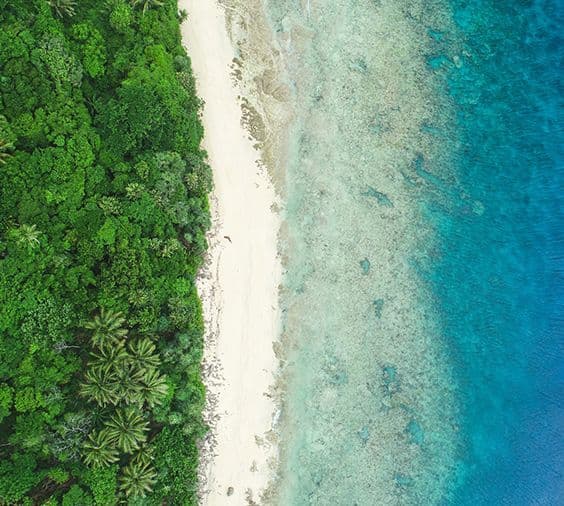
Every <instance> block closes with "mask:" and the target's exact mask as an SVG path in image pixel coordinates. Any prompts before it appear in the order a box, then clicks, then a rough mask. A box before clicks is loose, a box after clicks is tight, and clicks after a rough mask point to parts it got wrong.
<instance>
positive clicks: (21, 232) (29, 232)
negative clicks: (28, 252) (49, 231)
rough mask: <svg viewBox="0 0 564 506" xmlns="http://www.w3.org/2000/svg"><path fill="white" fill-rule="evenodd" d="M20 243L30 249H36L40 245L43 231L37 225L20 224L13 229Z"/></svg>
mask: <svg viewBox="0 0 564 506" xmlns="http://www.w3.org/2000/svg"><path fill="white" fill-rule="evenodd" d="M13 235H14V236H15V238H16V240H17V241H18V243H20V244H23V245H25V246H27V247H28V248H29V249H35V248H37V247H38V246H39V236H40V235H41V232H40V231H39V230H37V226H36V225H25V224H24V225H20V226H19V227H18V228H16V229H15V230H13Z"/></svg>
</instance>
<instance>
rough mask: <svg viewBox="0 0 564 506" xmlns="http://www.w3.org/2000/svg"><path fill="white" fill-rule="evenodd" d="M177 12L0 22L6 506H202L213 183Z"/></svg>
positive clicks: (32, 4) (54, 13)
mask: <svg viewBox="0 0 564 506" xmlns="http://www.w3.org/2000/svg"><path fill="white" fill-rule="evenodd" d="M176 7H177V6H176V4H175V3H174V2H172V0H166V1H162V2H161V1H150V0H148V1H139V2H137V1H135V2H131V1H130V0H106V1H105V2H103V3H100V2H98V3H96V2H94V1H93V0H83V1H81V2H75V1H74V0H29V2H21V1H18V2H12V3H10V5H9V6H7V8H5V9H3V10H0V23H1V26H2V30H0V75H1V76H2V78H1V79H0V96H1V97H2V98H1V101H2V115H0V167H1V168H2V170H0V379H1V382H0V423H1V424H2V430H1V431H0V504H21V505H31V504H52V505H55V504H58V505H59V506H60V505H61V504H65V505H66V504H68V505H70V504H81V505H89V504H96V505H98V506H102V505H103V506H112V505H114V504H117V503H118V502H123V501H129V502H130V503H131V504H133V503H135V504H141V503H143V504H155V505H156V504H179V505H182V504H195V490H196V482H197V476H196V466H197V449H196V448H197V447H196V442H197V439H198V438H199V437H201V436H202V434H203V432H204V426H203V423H202V419H201V409H202V407H203V400H204V389H203V385H202V383H201V379H200V373H199V362H200V360H201V354H202V325H203V322H202V316H201V308H200V303H199V300H198V296H197V293H196V289H195V283H194V276H195V274H196V271H197V269H198V266H199V265H200V262H201V255H202V253H203V251H204V249H205V232H206V229H207V227H208V226H209V212H208V202H207V193H208V192H209V190H210V189H211V185H212V184H211V173H210V170H209V167H208V166H207V164H206V161H205V154H204V153H203V152H202V150H201V149H200V141H201V138H202V133H203V131H202V126H201V124H200V119H199V110H200V106H201V102H200V100H199V99H198V98H197V97H196V96H195V93H194V79H193V77H192V75H191V66H190V60H189V59H188V58H187V56H186V54H185V53H184V50H183V48H182V45H181V43H180V33H179V26H178V17H177V9H176ZM85 322H86V323H85ZM118 476H119V477H120V478H119V485H118ZM151 490H152V492H151ZM144 494H146V495H147V496H148V497H146V498H142V496H143V495H144ZM126 496H129V499H127V497H126Z"/></svg>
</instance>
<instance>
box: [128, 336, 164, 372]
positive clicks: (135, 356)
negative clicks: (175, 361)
mask: <svg viewBox="0 0 564 506" xmlns="http://www.w3.org/2000/svg"><path fill="white" fill-rule="evenodd" d="M128 348H129V356H130V357H131V359H130V360H131V363H133V364H135V366H136V367H138V368H139V369H143V368H150V367H158V366H159V365H160V363H161V360H160V358H159V356H158V355H157V354H156V353H155V350H156V346H155V345H154V343H153V342H152V341H151V340H150V339H149V338H148V337H143V338H141V339H138V340H137V341H134V342H132V343H129V346H128Z"/></svg>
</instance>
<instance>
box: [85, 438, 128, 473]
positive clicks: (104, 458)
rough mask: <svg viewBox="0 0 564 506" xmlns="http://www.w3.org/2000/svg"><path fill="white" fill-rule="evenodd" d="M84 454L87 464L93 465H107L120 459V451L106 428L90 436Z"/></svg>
mask: <svg viewBox="0 0 564 506" xmlns="http://www.w3.org/2000/svg"><path fill="white" fill-rule="evenodd" d="M83 456H84V462H85V464H86V465H88V466H91V467H105V466H109V465H110V464H113V463H114V462H117V461H118V460H119V459H118V451H117V449H116V448H115V446H114V444H113V442H112V440H111V438H110V437H109V435H108V431H106V430H101V431H100V432H98V433H97V434H90V435H89V436H88V439H87V440H86V442H85V443H84V449H83Z"/></svg>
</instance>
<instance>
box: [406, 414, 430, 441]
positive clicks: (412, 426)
mask: <svg viewBox="0 0 564 506" xmlns="http://www.w3.org/2000/svg"><path fill="white" fill-rule="evenodd" d="M405 431H406V432H407V434H408V436H409V438H410V441H411V442H412V443H415V444H417V445H421V444H423V441H424V439H425V433H424V432H423V428H422V427H421V425H419V423H417V422H416V421H415V420H413V419H412V420H411V421H410V422H409V423H408V424H407V427H406V429H405Z"/></svg>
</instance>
